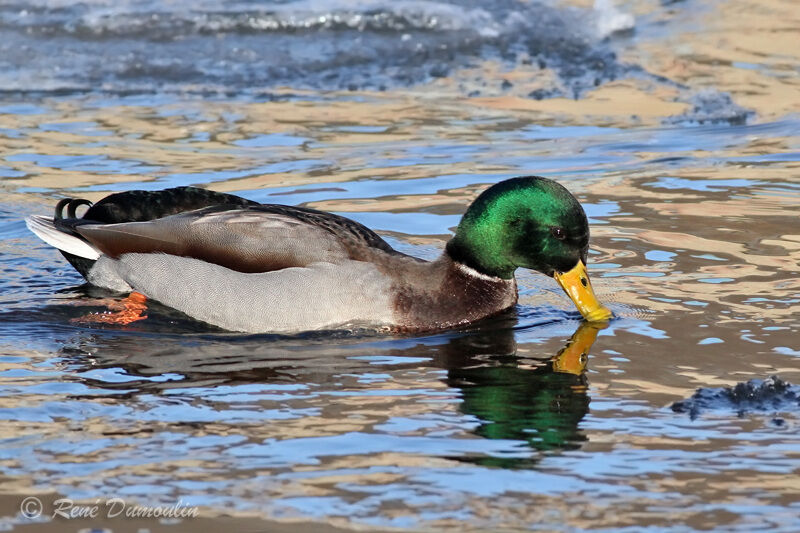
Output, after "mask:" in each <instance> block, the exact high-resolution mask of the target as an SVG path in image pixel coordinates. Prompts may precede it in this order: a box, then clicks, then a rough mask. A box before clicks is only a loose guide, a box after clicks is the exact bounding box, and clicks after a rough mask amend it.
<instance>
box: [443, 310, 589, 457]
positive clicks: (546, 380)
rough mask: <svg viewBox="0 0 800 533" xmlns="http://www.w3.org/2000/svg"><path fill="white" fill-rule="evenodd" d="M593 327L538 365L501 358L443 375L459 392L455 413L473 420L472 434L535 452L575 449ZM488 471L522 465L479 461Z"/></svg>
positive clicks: (586, 408)
mask: <svg viewBox="0 0 800 533" xmlns="http://www.w3.org/2000/svg"><path fill="white" fill-rule="evenodd" d="M598 331H599V327H598V326H596V325H592V324H586V323H584V324H581V326H579V327H578V329H577V331H575V333H574V334H573V335H572V337H571V338H570V340H569V341H568V342H567V344H566V345H565V346H564V348H562V349H561V350H560V351H559V352H558V353H557V354H556V355H555V356H553V357H552V358H551V359H550V360H548V361H546V362H542V364H538V365H531V364H525V363H523V362H522V360H521V359H520V358H517V357H509V356H501V357H494V358H490V359H489V360H488V361H487V360H485V359H484V360H482V361H480V362H477V364H473V365H464V366H461V367H454V368H450V369H448V373H447V374H448V382H449V383H450V384H451V385H452V386H455V387H458V388H460V389H461V391H462V397H463V402H462V404H461V406H460V409H461V410H462V411H463V412H464V413H468V414H472V415H475V416H476V417H477V418H478V419H479V420H480V425H479V426H478V428H477V429H476V430H475V433H476V434H478V435H480V436H482V437H485V438H487V439H508V440H519V441H524V442H526V443H527V445H528V446H530V447H531V448H534V449H536V450H539V451H554V450H567V449H575V448H578V447H580V445H581V443H582V442H583V441H585V440H586V437H585V436H584V435H583V433H582V432H581V431H580V428H579V423H580V421H581V420H582V419H583V417H584V416H585V415H586V413H587V412H588V411H589V396H588V394H587V388H588V387H587V380H586V374H585V369H586V362H587V360H588V355H589V349H590V348H591V347H592V344H593V343H594V341H595V339H596V338H597V333H598ZM471 461H472V462H478V463H480V464H484V465H487V466H488V465H491V466H504V467H512V466H524V465H525V464H527V463H529V462H530V461H528V460H520V459H504V458H498V457H482V458H478V459H473V460H471Z"/></svg>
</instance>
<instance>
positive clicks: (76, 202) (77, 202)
mask: <svg viewBox="0 0 800 533" xmlns="http://www.w3.org/2000/svg"><path fill="white" fill-rule="evenodd" d="M82 205H85V206H88V207H92V205H94V204H92V202H90V201H89V200H87V199H85V198H64V199H62V200H59V202H58V203H57V204H56V211H55V214H54V215H53V220H64V207H66V208H67V218H78V215H77V210H78V208H79V207H80V206H82Z"/></svg>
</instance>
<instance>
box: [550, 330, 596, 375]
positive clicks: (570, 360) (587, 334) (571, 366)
mask: <svg viewBox="0 0 800 533" xmlns="http://www.w3.org/2000/svg"><path fill="white" fill-rule="evenodd" d="M604 327H605V326H604V325H602V324H601V325H594V324H593V325H589V324H587V323H586V322H582V323H581V325H580V326H579V327H578V330H577V331H576V332H575V333H573V334H572V338H570V339H569V342H568V343H567V345H566V346H564V348H562V349H561V351H560V352H558V354H557V355H556V356H555V357H553V359H552V362H553V371H554V372H560V373H562V374H575V375H576V376H579V375H581V374H582V373H583V371H584V370H586V361H587V360H588V358H589V350H590V349H591V347H592V344H594V341H595V339H596V338H597V332H598V331H599V330H600V329H602V328H604ZM598 328H600V329H598Z"/></svg>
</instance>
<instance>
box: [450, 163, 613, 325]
mask: <svg viewBox="0 0 800 533" xmlns="http://www.w3.org/2000/svg"><path fill="white" fill-rule="evenodd" d="M588 250H589V223H588V221H587V220H586V213H584V211H583V208H582V207H581V204H580V203H578V200H576V199H575V197H574V196H572V194H570V192H569V191H568V190H567V189H565V188H564V187H563V186H561V185H559V184H558V183H556V182H555V181H552V180H549V179H547V178H540V177H537V176H530V177H523V178H513V179H509V180H505V181H502V182H500V183H497V184H495V185H493V186H491V187H489V188H488V189H487V190H485V191H484V192H483V193H482V194H481V195H480V196H478V198H477V199H476V200H475V201H474V202H473V203H472V205H470V206H469V209H467V212H466V213H465V214H464V217H463V218H462V219H461V222H460V223H459V225H458V229H457V230H456V234H455V236H454V237H453V239H452V240H451V241H450V242H448V243H447V251H448V253H449V254H450V256H451V257H452V258H453V259H454V260H456V261H458V262H461V263H463V264H465V265H466V266H468V267H470V268H473V269H475V270H477V271H478V272H481V273H482V274H486V275H489V276H494V277H499V278H503V279H511V278H512V277H513V276H514V271H515V270H516V269H517V268H519V267H523V268H530V269H533V270H538V271H539V272H542V273H544V274H546V275H548V276H551V277H554V278H555V279H556V281H558V283H559V285H561V287H562V288H563V289H564V291H566V293H567V294H568V295H569V297H570V298H572V301H573V302H574V303H575V305H576V306H577V307H578V310H579V311H580V312H581V314H583V316H584V317H585V318H586V319H587V320H606V319H608V318H610V317H611V311H609V310H608V309H606V308H605V307H603V306H602V305H600V303H599V302H598V301H597V298H595V296H594V292H593V291H592V285H591V283H590V281H589V276H588V274H587V272H586V257H587V253H588Z"/></svg>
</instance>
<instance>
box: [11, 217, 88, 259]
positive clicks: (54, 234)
mask: <svg viewBox="0 0 800 533" xmlns="http://www.w3.org/2000/svg"><path fill="white" fill-rule="evenodd" d="M25 225H26V226H28V229H29V230H31V231H32V232H33V233H35V234H36V236H37V237H39V238H40V239H42V240H43V241H44V242H46V243H47V244H49V245H50V246H54V247H56V248H58V249H59V250H61V251H62V252H66V253H68V254H72V255H76V256H78V257H83V258H85V259H90V260H93V261H94V260H97V259H98V258H99V257H100V251H99V250H98V249H97V248H95V247H94V246H92V245H91V244H89V243H88V242H86V241H84V240H83V239H81V238H80V237H76V236H75V235H70V234H69V233H65V232H63V231H61V230H60V229H58V228H57V227H56V225H55V223H54V222H53V219H52V218H48V217H46V216H42V215H30V216H29V217H27V218H26V219H25Z"/></svg>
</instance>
